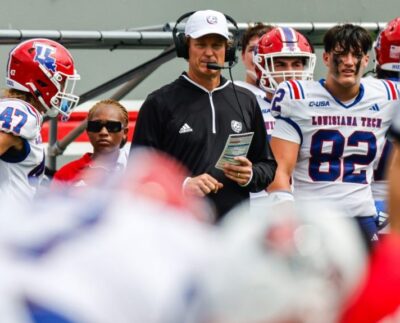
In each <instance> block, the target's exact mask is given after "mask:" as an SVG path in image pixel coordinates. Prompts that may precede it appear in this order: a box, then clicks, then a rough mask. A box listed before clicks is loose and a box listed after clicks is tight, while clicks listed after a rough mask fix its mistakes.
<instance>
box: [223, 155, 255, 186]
mask: <svg viewBox="0 0 400 323" xmlns="http://www.w3.org/2000/svg"><path fill="white" fill-rule="evenodd" d="M235 160H236V161H238V162H239V163H240V165H233V164H228V163H226V164H224V166H223V171H224V174H225V176H226V177H228V178H229V179H231V180H232V181H234V182H236V183H238V184H239V185H242V186H244V185H247V184H248V183H249V182H250V180H251V177H252V176H253V169H252V165H253V164H252V163H251V161H250V160H248V159H247V158H246V157H235Z"/></svg>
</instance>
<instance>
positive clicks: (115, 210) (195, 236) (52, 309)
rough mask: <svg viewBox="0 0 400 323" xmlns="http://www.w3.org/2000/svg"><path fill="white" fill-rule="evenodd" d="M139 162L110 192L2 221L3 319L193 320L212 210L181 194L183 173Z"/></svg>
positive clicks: (59, 198)
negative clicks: (209, 214) (208, 219)
mask: <svg viewBox="0 0 400 323" xmlns="http://www.w3.org/2000/svg"><path fill="white" fill-rule="evenodd" d="M133 157H134V160H133V161H132V163H131V164H130V167H129V168H128V169H127V171H126V173H125V175H124V176H123V178H121V177H119V178H115V180H114V181H111V182H110V181H107V180H105V181H103V182H102V184H103V185H102V189H95V188H93V187H87V189H85V190H84V191H79V192H80V193H79V195H78V196H76V195H74V194H73V193H70V194H68V193H66V192H64V194H63V195H57V194H54V193H53V194H48V195H46V197H45V198H43V199H42V200H38V201H37V203H34V204H32V205H31V207H30V208H29V216H28V215H27V209H28V208H27V207H26V206H22V205H17V206H15V207H13V210H14V213H15V217H13V218H12V219H10V218H9V217H4V216H0V223H1V225H0V226H1V228H0V264H1V265H0V268H1V269H0V272H1V273H2V275H0V282H1V281H2V280H3V279H4V283H0V297H1V300H2V301H1V302H0V321H1V322H13V323H28V322H29V323H32V322H34V323H48V322H63V323H66V322H68V323H109V322H118V323H132V322H146V323H167V322H170V323H176V322H194V321H191V317H193V316H194V315H195V314H196V312H197V306H196V302H197V297H198V294H199V292H200V286H199V282H198V277H200V276H201V275H202V270H204V268H205V263H206V262H205V261H206V259H207V258H208V254H209V251H210V250H212V248H213V246H214V244H212V241H213V238H212V236H213V235H212V228H211V226H209V225H207V224H206V223H204V220H205V218H204V216H205V215H207V212H206V211H205V209H204V208H203V204H202V202H201V201H198V200H193V199H192V198H188V197H185V196H183V195H182V193H181V185H180V183H181V182H180V181H182V180H183V178H184V177H185V176H186V174H185V173H184V172H183V171H182V168H180V166H177V165H176V164H175V163H174V162H171V160H169V159H167V158H164V157H162V156H159V155H156V154H154V153H150V154H148V153H143V154H142V153H139V152H137V151H136V152H135V154H134V156H133ZM137 169H140V172H138V171H137ZM107 182H108V183H107ZM70 188H71V187H70ZM71 189H72V190H73V188H71ZM6 227H7V228H8V229H9V230H5V228H6ZM3 229H4V230H3ZM5 277H7V278H5Z"/></svg>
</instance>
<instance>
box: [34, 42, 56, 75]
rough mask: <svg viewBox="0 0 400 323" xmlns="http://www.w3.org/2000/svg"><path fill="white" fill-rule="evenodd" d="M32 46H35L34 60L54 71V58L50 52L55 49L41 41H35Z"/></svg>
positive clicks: (53, 51)
mask: <svg viewBox="0 0 400 323" xmlns="http://www.w3.org/2000/svg"><path fill="white" fill-rule="evenodd" d="M34 46H35V48H36V55H35V58H34V61H35V62H38V63H39V64H40V65H43V66H44V67H46V68H47V69H48V70H50V71H52V72H53V73H55V72H56V59H55V58H54V57H53V56H52V54H54V53H55V52H56V49H55V48H54V47H51V46H48V45H45V44H42V43H36V44H35V45H34Z"/></svg>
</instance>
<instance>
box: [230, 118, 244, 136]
mask: <svg viewBox="0 0 400 323" xmlns="http://www.w3.org/2000/svg"><path fill="white" fill-rule="evenodd" d="M231 128H232V130H233V131H234V132H236V133H240V132H241V131H242V128H243V126H242V123H241V122H239V121H236V120H232V121H231Z"/></svg>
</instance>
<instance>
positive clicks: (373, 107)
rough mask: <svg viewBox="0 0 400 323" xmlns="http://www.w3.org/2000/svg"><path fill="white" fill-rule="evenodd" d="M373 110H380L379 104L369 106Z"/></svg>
mask: <svg viewBox="0 0 400 323" xmlns="http://www.w3.org/2000/svg"><path fill="white" fill-rule="evenodd" d="M369 110H371V111H379V110H380V109H379V106H378V105H377V104H376V103H375V104H374V105H373V106H372V107H370V108H369Z"/></svg>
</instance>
